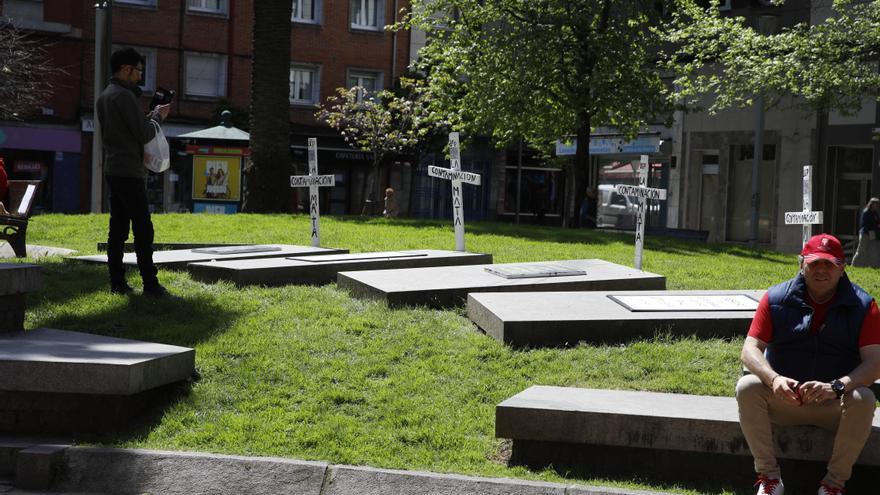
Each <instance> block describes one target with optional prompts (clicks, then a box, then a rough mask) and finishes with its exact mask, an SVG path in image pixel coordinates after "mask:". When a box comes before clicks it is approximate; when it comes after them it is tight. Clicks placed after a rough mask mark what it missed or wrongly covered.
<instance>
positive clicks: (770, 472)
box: [736, 375, 876, 487]
mask: <svg viewBox="0 0 880 495" xmlns="http://www.w3.org/2000/svg"><path fill="white" fill-rule="evenodd" d="M875 401H876V399H875V398H874V393H873V392H871V390H870V389H868V388H864V387H862V388H857V389H855V390H852V391H850V392H848V393H847V394H845V395H844V396H843V397H841V399H840V401H826V402H824V403H822V404H819V405H813V404H807V405H802V406H793V405H790V404H787V403H785V402H783V401H782V400H781V399H778V398H776V397H775V396H774V395H773V392H772V391H771V390H770V388H769V387H767V386H766V385H764V383H763V382H762V381H761V380H760V378H758V377H757V376H755V375H746V376H743V377H742V378H740V380H739V382H738V383H737V384H736V402H737V404H739V423H740V428H742V432H743V435H745V437H746V441H747V442H748V444H749V450H751V452H752V457H754V458H755V471H756V472H757V473H759V474H763V475H765V476H768V477H771V478H773V477H776V478H781V473H780V471H779V465H778V464H777V462H776V451H775V449H774V447H773V432H772V429H771V426H770V425H771V423H772V424H775V425H780V426H793V425H814V426H818V427H820V428H823V429H826V430H829V431H836V432H837V434H836V435H835V437H834V449H833V451H832V453H831V459H829V460H828V473H827V474H826V475H825V478H824V481H825V482H827V483H829V484H831V485H834V486H838V487H843V485H844V484H845V483H846V481H847V480H848V479H849V477H850V476H851V475H852V466H853V464H855V462H856V459H857V458H858V457H859V454H860V453H861V452H862V447H864V446H865V442H866V441H867V440H868V436H869V435H870V434H871V423H872V421H873V419H874V411H875V409H876V406H875V404H874V403H875Z"/></svg>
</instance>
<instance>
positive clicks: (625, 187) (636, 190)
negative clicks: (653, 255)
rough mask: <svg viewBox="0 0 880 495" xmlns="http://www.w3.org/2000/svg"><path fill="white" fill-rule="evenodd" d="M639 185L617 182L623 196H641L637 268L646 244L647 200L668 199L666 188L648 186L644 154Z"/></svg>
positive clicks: (637, 236) (640, 159)
mask: <svg viewBox="0 0 880 495" xmlns="http://www.w3.org/2000/svg"><path fill="white" fill-rule="evenodd" d="M638 169H639V185H638V186H632V185H629V184H617V185H615V186H614V187H615V188H616V189H617V194H620V195H621V196H631V197H635V198H639V211H638V214H637V215H636V216H637V218H636V256H635V265H636V270H641V269H642V251H643V250H644V247H645V246H644V245H645V215H646V214H647V210H648V208H647V200H648V199H654V200H657V201H665V200H666V189H655V188H653V187H648V155H642V156H641V157H640V158H639V164H638Z"/></svg>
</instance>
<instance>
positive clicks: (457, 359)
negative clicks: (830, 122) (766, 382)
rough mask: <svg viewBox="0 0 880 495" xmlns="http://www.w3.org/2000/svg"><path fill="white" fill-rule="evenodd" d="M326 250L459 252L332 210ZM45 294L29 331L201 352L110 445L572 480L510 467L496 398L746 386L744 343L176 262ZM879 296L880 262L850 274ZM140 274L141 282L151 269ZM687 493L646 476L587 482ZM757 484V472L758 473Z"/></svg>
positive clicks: (531, 243) (41, 219)
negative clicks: (150, 290)
mask: <svg viewBox="0 0 880 495" xmlns="http://www.w3.org/2000/svg"><path fill="white" fill-rule="evenodd" d="M153 219H154V223H155V225H156V232H157V235H156V241H157V242H202V241H204V242H212V241H213V242H227V243H229V242H243V243H244V242H249V243H250V242H253V243H269V242H276V243H289V244H303V245H305V244H308V243H309V237H308V235H309V231H308V228H307V227H308V219H307V218H306V217H304V216H295V217H294V216H289V215H232V216H210V215H176V214H168V215H156V216H154V217H153ZM106 224H107V216H106V215H83V216H62V215H41V216H37V217H35V218H33V219H32V223H31V227H30V228H29V235H28V240H29V242H30V243H33V244H41V245H50V246H60V247H68V248H73V249H76V250H78V251H80V253H81V254H89V253H95V252H97V249H96V243H97V242H99V241H104V240H105V239H106ZM322 236H323V244H324V245H325V246H330V247H345V248H348V249H350V250H351V251H352V252H362V251H374V250H389V249H407V248H435V249H452V248H453V246H454V236H453V233H452V228H451V226H450V225H449V223H448V222H445V221H416V220H406V219H400V220H395V221H393V222H391V221H387V220H384V219H362V218H353V217H335V218H333V217H325V218H323V219H322ZM467 243H468V249H469V250H470V251H474V252H488V253H492V254H493V255H494V257H495V261H496V262H500V263H503V262H514V261H533V260H553V259H567V258H602V259H605V260H608V261H612V262H616V263H621V264H624V265H629V266H631V265H632V257H633V248H632V236H631V235H623V234H608V233H602V232H595V231H586V230H562V229H557V228H548V227H535V226H515V225H509V224H496V223H482V222H475V223H471V224H468V234H467ZM38 262H39V263H40V264H41V265H42V266H43V268H44V276H43V281H44V286H43V289H42V290H41V291H40V292H39V293H38V294H34V295H32V296H29V299H28V304H29V308H28V312H27V321H26V326H27V327H28V328H37V327H53V328H62V329H67V330H80V331H86V332H91V333H99V334H106V335H113V336H123V337H129V338H134V339H142V340H150V341H156V342H163V343H169V344H176V345H184V346H193V347H195V348H196V352H197V360H196V365H197V368H198V371H199V372H200V374H201V377H202V378H201V380H200V381H198V382H196V383H195V384H194V385H193V387H192V389H191V391H190V393H188V394H186V395H184V396H182V397H181V398H179V399H178V400H176V401H175V402H174V403H173V404H171V405H170V407H169V408H167V409H166V410H165V411H164V413H163V414H162V415H161V417H160V418H158V419H157V420H156V421H155V422H154V423H153V424H151V425H150V426H149V428H145V429H139V430H137V431H135V432H132V433H130V434H128V435H125V436H123V437H114V438H108V439H106V441H105V442H106V444H108V445H116V446H124V447H137V448H152V449H174V450H196V451H208V452H219V453H230V454H242V455H271V456H283V457H292V458H298V459H315V460H326V461H329V462H333V463H343V464H359V465H370V466H377V467H385V468H399V469H419V470H430V471H437V472H455V473H464V474H473V475H484V476H507V477H521V478H528V479H541V480H549V481H563V479H562V478H561V477H560V476H558V475H557V474H555V473H553V472H552V471H549V470H548V471H544V472H529V471H527V470H526V469H524V468H521V467H507V466H506V465H505V464H504V463H503V462H499V460H498V459H499V458H501V457H503V455H502V453H501V451H503V450H504V444H503V442H501V441H500V440H497V439H495V438H494V407H495V405H496V404H497V403H499V402H501V401H502V400H504V399H506V398H507V397H509V396H511V395H513V394H515V393H517V392H520V391H521V390H523V389H525V388H526V387H528V386H530V385H533V384H543V385H560V386H576V387H596V388H615V389H631V390H651V391H660V392H677V393H689V394H707V395H718V396H730V395H732V393H733V385H734V383H735V380H736V378H737V376H738V375H739V366H738V355H739V350H740V347H741V345H742V340H741V339H734V340H733V341H727V340H721V339H714V340H698V339H694V338H686V339H678V338H671V337H668V336H664V335H658V336H656V337H655V338H653V339H649V340H644V341H637V342H631V343H628V344H625V345H608V346H591V345H581V346H578V347H576V348H569V349H538V350H513V349H510V348H508V347H506V346H504V345H502V344H500V343H498V342H496V341H495V340H493V339H491V338H489V337H486V336H485V335H482V334H481V333H480V332H479V331H478V330H477V329H476V327H475V326H474V325H473V324H472V323H471V322H470V321H469V320H468V319H467V318H465V317H464V313H463V310H461V309H459V310H455V311H435V310H428V309H424V308H412V309H402V310H390V309H388V308H387V307H385V306H384V305H382V304H379V303H375V302H364V301H361V300H355V299H352V298H350V297H349V296H348V295H347V294H346V293H345V292H343V291H340V290H338V289H337V288H336V286H335V285H329V286H325V287H302V286H287V287H282V288H273V289H266V288H246V289H236V288H234V287H233V286H232V285H229V284H222V283H221V284H214V285H209V284H202V283H199V282H195V281H193V280H191V279H190V278H189V276H188V275H187V274H186V273H185V272H170V271H161V272H160V279H161V281H162V283H163V284H165V285H166V286H167V287H169V289H170V290H171V291H172V292H173V293H175V294H177V295H179V296H180V297H179V298H176V299H173V300H165V301H153V300H149V299H146V298H143V297H140V296H134V297H131V298H127V297H122V296H114V295H110V294H109V293H108V291H107V276H106V272H105V268H103V267H99V266H89V265H82V264H78V263H73V262H69V261H64V260H62V259H60V258H48V259H42V260H39V261H38ZM644 268H645V270H647V271H652V272H655V273H660V274H663V275H665V276H666V277H667V279H668V287H669V288H670V289H735V288H736V289H762V288H766V287H768V286H769V285H772V284H773V283H776V282H778V281H781V280H783V279H786V278H788V277H791V276H792V275H793V274H794V273H795V256H794V255H792V254H781V253H775V252H769V251H761V250H753V249H749V248H745V247H738V246H731V245H712V244H702V243H690V242H684V241H680V240H676V239H670V238H660V237H653V238H648V240H647V246H646V252H645V267H644ZM848 271H849V272H850V273H851V277H852V278H853V279H854V280H855V281H856V282H857V283H859V284H860V285H862V286H863V287H864V288H865V289H867V290H868V291H870V292H872V293H876V292H877V289H878V288H880V274H878V272H877V271H875V270H872V269H867V268H848ZM129 283H131V284H132V285H133V286H138V285H140V280H139V277H138V276H137V274H136V273H135V272H131V273H130V275H129ZM575 481H577V482H584V483H595V484H613V485H620V486H630V487H641V488H648V489H675V490H678V491H681V492H682V493H730V491H729V488H727V487H710V488H700V489H699V490H695V489H686V488H681V487H668V486H658V485H657V484H651V483H648V482H644V481H640V480H620V479H617V480H605V479H577V480H575ZM750 481H751V480H743V484H744V485H748V483H749V482H750Z"/></svg>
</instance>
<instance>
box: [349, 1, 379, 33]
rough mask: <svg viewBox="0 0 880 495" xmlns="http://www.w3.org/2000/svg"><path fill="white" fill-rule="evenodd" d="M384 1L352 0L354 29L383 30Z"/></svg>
mask: <svg viewBox="0 0 880 495" xmlns="http://www.w3.org/2000/svg"><path fill="white" fill-rule="evenodd" d="M383 7H384V3H383V2H380V1H379V0H351V27H352V29H369V30H371V31H381V30H382V27H383V26H384V24H385V9H384V8H383Z"/></svg>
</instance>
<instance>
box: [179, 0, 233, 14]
mask: <svg viewBox="0 0 880 495" xmlns="http://www.w3.org/2000/svg"><path fill="white" fill-rule="evenodd" d="M228 4H229V1H228V0H186V10H188V11H190V12H207V13H209V14H226V13H227V12H228V10H229V5H228Z"/></svg>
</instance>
